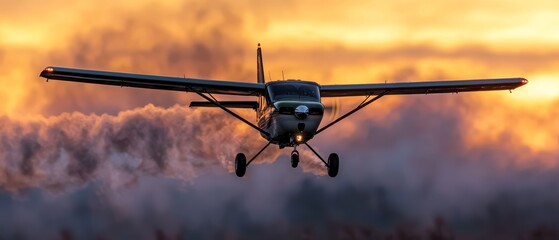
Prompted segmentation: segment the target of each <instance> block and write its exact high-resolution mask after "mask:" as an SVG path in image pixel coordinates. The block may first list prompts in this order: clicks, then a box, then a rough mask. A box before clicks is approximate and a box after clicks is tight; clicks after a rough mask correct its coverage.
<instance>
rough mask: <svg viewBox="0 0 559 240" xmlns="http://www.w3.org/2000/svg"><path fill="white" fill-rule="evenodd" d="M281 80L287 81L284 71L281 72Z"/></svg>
mask: <svg viewBox="0 0 559 240" xmlns="http://www.w3.org/2000/svg"><path fill="white" fill-rule="evenodd" d="M281 78H283V80H285V75H283V70H281Z"/></svg>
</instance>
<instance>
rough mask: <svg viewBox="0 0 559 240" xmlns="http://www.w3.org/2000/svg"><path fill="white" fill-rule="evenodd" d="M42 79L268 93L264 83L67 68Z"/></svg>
mask: <svg viewBox="0 0 559 240" xmlns="http://www.w3.org/2000/svg"><path fill="white" fill-rule="evenodd" d="M41 77H44V78H46V79H54V80H62V81H72V82H84V83H95V84H104V85H114V86H123V87H138V88H150V89H161V90H173V91H182V92H185V91H186V92H192V90H195V91H198V92H203V93H216V94H228V95H244V96H258V95H260V94H261V93H262V92H264V90H265V88H266V86H265V85H264V84H263V83H247V82H233V81H221V80H209V79H196V78H181V77H168V76H156V75H146V74H134V73H123V72H108V71H98V70H87V69H77V68H63V67H47V68H45V69H44V70H43V71H42V72H41Z"/></svg>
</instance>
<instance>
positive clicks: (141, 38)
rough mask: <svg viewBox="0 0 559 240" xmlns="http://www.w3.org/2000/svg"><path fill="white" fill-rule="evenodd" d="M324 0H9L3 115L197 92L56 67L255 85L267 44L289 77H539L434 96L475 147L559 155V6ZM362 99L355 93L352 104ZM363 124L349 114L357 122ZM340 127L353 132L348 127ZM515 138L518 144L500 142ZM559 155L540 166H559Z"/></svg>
mask: <svg viewBox="0 0 559 240" xmlns="http://www.w3.org/2000/svg"><path fill="white" fill-rule="evenodd" d="M316 3H317V2H316V1H282V2H274V1H254V2H252V1H235V2H230V1H213V2H212V4H205V3H203V2H200V1H165V3H162V2H161V1H148V0H141V1H108V0H102V1H90V2H81V1H80V2H77V1H63V0H56V1H49V2H48V3H45V2H43V1H33V0H28V1H20V2H18V3H17V4H16V3H9V4H6V3H5V4H3V5H8V6H9V7H3V8H2V9H0V71H2V74H1V75H0V86H2V87H1V88H0V102H1V104H0V116H8V117H10V118H12V119H18V120H24V121H25V120H30V119H36V118H41V117H42V116H53V115H58V114H60V113H62V112H71V111H79V112H84V113H86V114H88V113H98V114H101V113H110V114H116V113H117V112H120V111H124V110H127V109H131V108H136V107H142V106H144V105H146V104H148V103H154V104H155V105H159V106H164V107H169V106H171V105H173V104H174V103H179V104H186V103H188V99H190V98H191V95H186V96H187V97H185V94H181V93H168V92H163V91H150V90H137V89H120V88H115V87H106V86H94V85H85V84H75V83H60V82H52V83H49V84H45V82H44V79H41V78H39V77H37V76H38V74H39V72H40V70H41V69H42V68H44V67H45V66H47V65H61V66H69V67H80V68H96V69H107V70H114V71H130V72H139V73H153V74H164V75H174V76H182V75H183V74H185V75H186V76H191V77H200V78H213V79H226V80H239V81H254V76H255V70H254V67H255V66H254V65H255V59H254V58H255V47H256V43H258V42H260V43H262V44H263V48H264V63H265V68H266V71H269V72H270V73H269V74H270V75H271V76H272V78H275V79H277V78H280V76H281V71H282V70H283V71H284V72H285V74H286V77H289V78H301V79H308V80H314V81H317V82H319V83H364V82H384V81H388V82H391V81H422V80H435V79H443V78H450V79H467V78H483V77H525V78H527V79H528V80H530V83H529V84H528V85H526V86H524V87H522V88H520V89H517V90H515V91H514V92H513V94H509V93H508V92H495V93H471V94H460V95H459V98H461V102H464V105H460V106H457V105H449V104H448V103H445V102H444V101H443V102H440V101H438V102H435V101H431V102H429V101H427V99H435V98H430V97H426V99H425V102H426V104H427V105H428V107H433V108H439V109H441V114H444V111H451V112H457V113H459V114H460V115H461V116H462V117H463V119H464V125H465V126H464V129H463V131H464V133H465V137H466V138H467V142H468V144H470V145H471V146H470V147H472V148H475V147H476V146H480V145H483V144H505V146H508V147H510V148H514V149H523V151H522V152H520V153H519V157H518V159H517V160H515V161H520V162H519V163H514V164H526V163H525V162H522V159H531V158H532V157H533V155H534V154H541V153H557V152H559V142H558V140H557V136H558V135H559V124H557V120H556V116H558V110H556V109H558V108H557V106H558V104H559V80H558V79H559V61H557V60H559V47H557V44H556V43H557V41H559V32H557V31H556V26H558V25H559V15H557V14H556V10H557V9H559V2H558V1H555V0H548V1H544V0H539V1H535V2H534V1H532V2H530V3H529V4H528V3H527V2H526V1H519V0H518V1H517V0H515V1H511V0H506V1H505V0H498V1H497V0H494V1H469V2H465V1H443V0H436V1H430V2H429V4H418V3H417V2H416V1H389V2H386V1H385V2H378V1H350V2H347V3H345V2H344V4H339V1H330V0H328V1H321V2H320V5H319V6H317V4H316ZM267 75H268V74H267ZM454 97H456V96H452V95H449V96H448V97H447V98H454ZM419 98H422V97H421V96H417V97H415V96H414V97H390V99H388V98H387V99H383V100H382V104H377V105H375V106H374V107H373V108H374V109H375V110H374V111H369V112H365V113H360V114H359V115H357V116H355V118H354V120H355V119H372V120H373V121H375V122H376V123H382V122H383V121H389V120H390V119H391V118H395V117H397V116H398V113H397V111H395V110H394V109H398V107H399V106H401V105H402V104H403V103H404V102H405V101H416V100H418V99H419ZM436 99H440V98H436ZM354 101H357V100H356V99H350V100H346V101H345V103H344V106H345V105H347V106H348V107H346V108H345V109H346V110H347V109H348V108H349V106H350V105H351V103H353V102H354ZM379 103H380V102H379ZM451 103H456V101H451ZM359 122H361V123H362V121H346V122H345V123H343V124H344V125H345V126H346V127H345V128H343V129H344V131H345V130H347V129H356V128H357V126H356V124H357V123H359ZM340 129H342V128H340ZM350 132H351V131H350ZM328 134H332V135H333V134H346V137H351V136H350V134H348V133H347V132H346V133H343V132H340V130H333V131H332V132H330V133H328ZM503 134H509V136H510V138H511V142H507V143H499V142H497V141H501V140H499V139H501V137H500V136H502V135H503ZM523 155H525V156H523ZM556 161H557V160H549V159H547V160H545V161H543V162H542V163H537V164H538V165H540V164H543V166H550V165H551V166H555V165H556V164H557V162H556Z"/></svg>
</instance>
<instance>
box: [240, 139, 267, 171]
mask: <svg viewBox="0 0 559 240" xmlns="http://www.w3.org/2000/svg"><path fill="white" fill-rule="evenodd" d="M271 143H272V142H268V144H266V146H264V147H263V148H262V149H260V151H258V153H257V154H256V155H254V157H252V158H251V159H250V161H248V162H247V165H246V166H247V167H248V165H250V163H251V162H252V161H254V159H255V158H256V157H258V155H260V154H261V153H262V152H263V151H264V149H266V148H267V147H268V146H270V144H271Z"/></svg>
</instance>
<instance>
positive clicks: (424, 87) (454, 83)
mask: <svg viewBox="0 0 559 240" xmlns="http://www.w3.org/2000/svg"><path fill="white" fill-rule="evenodd" d="M526 83H528V80H526V79H524V78H498V79H475V80H451V81H432V82H399V83H373V84H344V85H322V86H321V88H320V95H321V96H322V97H347V96H369V95H373V96H375V95H381V94H383V95H400V94H432V93H458V92H473V91H491V90H512V89H515V88H517V87H520V86H522V85H524V84H526Z"/></svg>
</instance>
